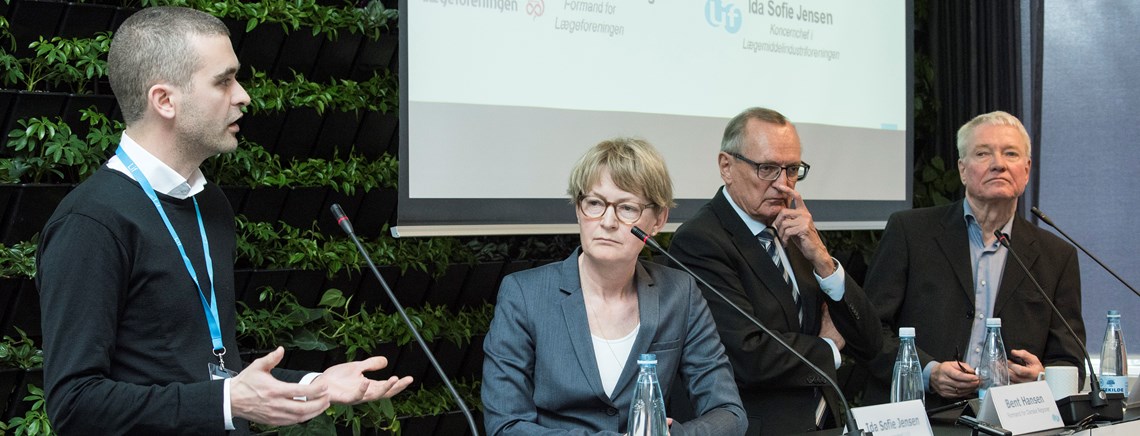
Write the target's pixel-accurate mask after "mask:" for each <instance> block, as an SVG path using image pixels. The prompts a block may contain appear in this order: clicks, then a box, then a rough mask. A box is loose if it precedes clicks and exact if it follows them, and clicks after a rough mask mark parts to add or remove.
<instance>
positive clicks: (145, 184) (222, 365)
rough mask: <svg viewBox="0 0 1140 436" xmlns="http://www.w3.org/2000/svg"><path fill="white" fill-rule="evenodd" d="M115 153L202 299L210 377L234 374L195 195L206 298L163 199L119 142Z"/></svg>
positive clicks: (221, 377) (216, 377) (217, 377)
mask: <svg viewBox="0 0 1140 436" xmlns="http://www.w3.org/2000/svg"><path fill="white" fill-rule="evenodd" d="M115 155H116V156H118V157H119V160H120V161H122V162H123V166H125V167H127V171H129V172H130V173H131V176H133V177H134V178H135V181H136V182H138V184H139V186H141V187H142V189H143V192H145V193H146V196H147V198H149V199H150V202H151V203H152V204H154V208H155V209H156V210H158V215H159V216H160V217H162V222H163V223H164V224H166V230H167V231H168V232H170V237H171V238H173V239H174V245H175V246H177V247H178V253H179V254H181V255H182V262H183V263H185V265H186V272H188V273H190V279H191V280H193V281H194V286H197V287H198V296H199V297H200V298H201V299H202V308H203V309H204V310H205V313H206V325H207V327H209V329H210V343H211V344H212V345H213V349H212V350H210V351H211V354H213V355H214V356H215V357H217V358H218V364H217V365H215V364H213V363H210V364H209V371H210V380H219V379H225V378H230V377H233V376H235V375H237V373H236V372H234V371H231V370H228V369H226V362H225V359H223V358H222V356H224V355H225V354H226V347H225V345H224V344H223V343H222V331H221V327H220V326H219V323H218V303H217V299H216V298H215V294H214V263H213V259H212V258H211V257H210V241H209V240H208V239H207V238H206V226H205V224H203V223H202V209H201V208H199V207H198V199H197V198H194V199H193V200H194V212H195V213H196V214H197V215H198V232H199V233H200V234H201V236H202V253H203V254H204V255H205V257H206V274H207V275H208V276H209V277H210V299H209V300H207V299H206V295H205V293H203V292H202V285H201V284H200V283H198V273H197V272H196V271H195V270H194V265H193V264H192V263H190V257H189V256H187V255H186V248H185V247H183V246H182V240H181V239H179V238H178V232H176V231H175V230H174V225H173V224H171V223H170V218H169V217H167V216H166V211H165V210H163V208H162V202H161V201H159V199H158V195H157V194H155V193H154V188H152V187H151V186H150V182H149V181H147V179H146V176H144V175H143V173H142V171H140V170H139V167H138V166H137V165H135V162H134V161H133V160H131V158H130V156H127V153H126V152H125V151H123V147H122V146H120V147H119V148H118V149H117V150H115Z"/></svg>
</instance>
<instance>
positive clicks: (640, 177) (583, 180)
mask: <svg viewBox="0 0 1140 436" xmlns="http://www.w3.org/2000/svg"><path fill="white" fill-rule="evenodd" d="M603 170H609V173H610V178H611V179H612V180H613V181H614V184H615V185H617V187H618V188H620V189H621V190H623V191H626V192H629V193H632V194H636V195H638V196H641V197H642V198H644V199H645V200H646V201H648V202H649V203H651V204H653V205H654V206H656V207H658V208H659V209H664V208H672V207H674V206H676V203H674V202H673V181H672V180H671V179H670V178H669V170H668V169H666V168H665V159H664V158H662V157H661V154H660V153H658V152H657V149H656V148H654V147H653V145H651V144H649V142H646V141H645V140H644V139H637V138H613V139H607V140H605V141H602V142H600V143H598V145H595V146H594V147H593V148H590V150H589V151H587V152H586V154H584V155H582V157H581V158H580V159H578V162H577V163H576V164H574V168H573V169H571V170H570V187H569V188H568V189H567V190H566V193H567V194H569V195H570V201H571V202H572V203H577V201H578V200H580V199H581V198H582V197H584V196H585V195H586V193H587V192H589V191H590V190H591V189H593V188H594V186H596V185H597V184H598V183H599V182H600V181H601V178H602V172H603Z"/></svg>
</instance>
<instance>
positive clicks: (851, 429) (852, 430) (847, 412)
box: [630, 226, 871, 436]
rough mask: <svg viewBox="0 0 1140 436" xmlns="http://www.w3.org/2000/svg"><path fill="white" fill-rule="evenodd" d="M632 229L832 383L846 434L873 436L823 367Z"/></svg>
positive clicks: (642, 234)
mask: <svg viewBox="0 0 1140 436" xmlns="http://www.w3.org/2000/svg"><path fill="white" fill-rule="evenodd" d="M630 231H631V232H633V236H636V237H637V239H640V240H641V242H644V243H646V244H647V245H649V247H650V248H652V249H654V250H656V251H657V252H658V253H661V254H664V255H665V257H668V258H669V260H671V261H673V263H674V264H677V265H678V266H680V267H681V269H682V270H684V271H685V272H687V273H689V275H690V276H693V278H694V279H696V280H697V282H698V283H700V284H702V285H704V286H705V287H706V288H708V289H709V290H710V291H712V292H713V293H714V294H716V296H718V297H720V299H721V300H724V302H725V303H728V305H729V306H731V307H732V308H733V309H736V311H737V312H740V314H741V315H744V318H745V319H747V320H749V321H751V322H752V324H755V325H756V327H759V328H760V330H761V331H763V332H764V334H766V335H768V337H770V338H772V339H773V340H775V341H776V343H778V344H780V345H781V346H783V347H784V348H785V349H787V350H788V351H790V352H791V353H792V355H793V356H796V358H797V359H799V360H800V361H802V362H804V363H805V364H807V366H808V368H811V369H812V371H815V372H816V374H819V376H820V377H823V379H824V380H827V383H828V384H830V385H831V388H832V389H833V390H834V391H835V393H837V394H839V399H840V402H841V403H842V405H841V406H842V407H843V412H844V416H846V417H847V433H844V434H846V435H848V436H856V435H862V436H871V432H864V431H863V430H860V429H859V425H858V423H856V422H855V415H854V414H852V413H851V408H850V407H848V405H847V397H846V396H844V395H843V390H841V389H839V385H837V384H835V381H834V380H832V379H831V377H828V376H827V373H825V372H823V370H822V369H819V367H818V366H815V364H814V363H811V361H810V360H808V358H807V357H805V356H804V355H803V354H800V352H798V351H796V349H795V348H792V346H791V345H788V343H787V342H784V340H783V339H782V338H780V336H779V335H777V334H776V333H774V332H772V331H771V330H768V327H765V326H764V324H763V323H761V322H760V321H759V320H757V319H756V317H754V316H752V314H750V313H748V312H746V311H745V310H744V309H741V308H740V306H737V305H736V303H733V302H732V300H729V299H728V297H725V296H724V294H723V293H721V292H720V290H718V289H717V288H714V287H713V286H712V285H710V284H709V282H707V281H705V279H702V278H701V276H698V275H697V274H696V273H694V272H693V270H691V269H689V267H688V266H685V264H683V263H681V261H679V260H677V258H676V257H673V255H672V254H669V252H668V251H666V250H665V249H664V248H662V247H661V245H660V244H658V243H657V241H655V240H653V238H652V237H650V236H649V235H648V234H646V233H645V231H644V230H641V229H640V228H638V227H636V226H635V227H634V228H633V229H630Z"/></svg>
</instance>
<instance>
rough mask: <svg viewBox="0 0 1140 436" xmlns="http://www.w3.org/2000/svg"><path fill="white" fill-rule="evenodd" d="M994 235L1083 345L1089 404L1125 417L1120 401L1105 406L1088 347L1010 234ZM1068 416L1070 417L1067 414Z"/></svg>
mask: <svg viewBox="0 0 1140 436" xmlns="http://www.w3.org/2000/svg"><path fill="white" fill-rule="evenodd" d="M994 236H996V237H997V240H998V242H1000V243H1001V245H1002V246H1003V247H1005V249H1006V250H1009V254H1010V255H1012V256H1013V260H1015V261H1017V264H1018V265H1020V266H1021V269H1022V271H1025V275H1026V276H1028V277H1029V280H1030V281H1031V282H1033V287H1034V289H1037V292H1039V293H1041V298H1044V299H1045V301H1046V302H1047V303H1049V307H1050V308H1051V309H1053V313H1054V314H1055V315H1057V317H1058V318H1061V323H1062V324H1064V325H1065V328H1066V329H1068V330H1069V334H1070V335H1072V336H1073V339H1074V340H1076V341H1077V345H1080V346H1081V351H1082V352H1083V353H1084V354H1085V363H1086V364H1087V365H1088V367H1089V393H1088V402H1089V406H1090V407H1092V408H1093V409H1105V410H1103V411H1101V412H1099V413H1100V414H1101V416H1103V417H1105V418H1109V419H1112V417H1113V416H1115V417H1116V419H1121V418H1123V415H1122V414H1123V412H1124V407H1123V405H1122V404H1120V403H1119V402H1115V404H1116V406H1115V409H1114V408H1107V409H1106V408H1105V406H1107V405H1108V403H1109V402H1108V396H1107V395H1105V393H1104V391H1103V390H1101V388H1100V382H1099V381H1098V380H1097V377H1096V371H1094V370H1093V364H1092V358H1091V357H1089V351H1088V348H1087V347H1085V343H1084V341H1082V340H1081V338H1080V337H1079V336H1077V333H1076V332H1074V331H1073V327H1072V326H1070V325H1069V321H1068V320H1066V319H1065V316H1064V315H1061V311H1060V310H1057V305H1055V304H1053V299H1052V298H1049V295H1048V294H1046V293H1045V289H1044V288H1042V287H1041V284H1040V283H1038V282H1037V278H1036V277H1034V276H1033V272H1031V271H1029V267H1027V266H1025V262H1023V261H1022V260H1021V256H1018V255H1017V252H1016V251H1014V249H1013V246H1012V245H1010V243H1009V235H1007V234H1005V233H1002V232H1001V230H1000V229H999V230H994ZM1080 397H1083V395H1072V396H1070V397H1069V398H1073V399H1072V400H1070V402H1069V404H1073V403H1074V402H1075V400H1077V399H1081V398H1080ZM1113 410H1115V412H1113ZM1066 418H1069V417H1068V416H1066ZM1080 418H1081V417H1076V419H1074V420H1073V421H1074V422H1075V421H1079V420H1080ZM1068 421H1069V420H1066V424H1068V423H1069V422H1068Z"/></svg>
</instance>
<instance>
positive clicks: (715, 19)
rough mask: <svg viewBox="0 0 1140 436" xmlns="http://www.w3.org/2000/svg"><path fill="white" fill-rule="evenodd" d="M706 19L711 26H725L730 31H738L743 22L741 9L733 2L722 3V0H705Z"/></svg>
mask: <svg viewBox="0 0 1140 436" xmlns="http://www.w3.org/2000/svg"><path fill="white" fill-rule="evenodd" d="M705 21H708V23H709V25H710V26H713V27H724V30H725V31H727V32H728V33H736V32H737V31H739V30H740V25H741V24H742V21H743V20H741V13H740V9H739V8H737V7H736V5H733V4H732V3H722V0H707V1H706V2H705Z"/></svg>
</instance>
